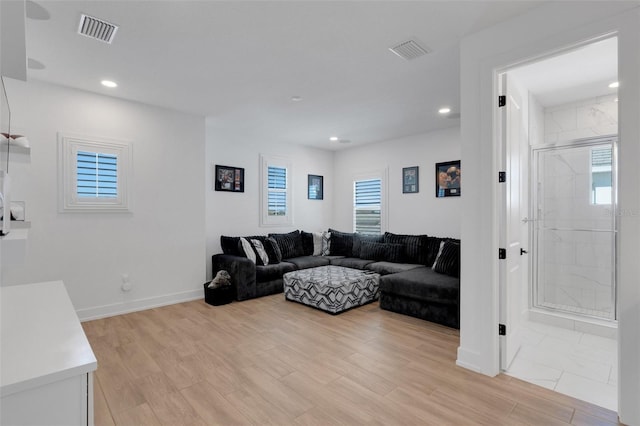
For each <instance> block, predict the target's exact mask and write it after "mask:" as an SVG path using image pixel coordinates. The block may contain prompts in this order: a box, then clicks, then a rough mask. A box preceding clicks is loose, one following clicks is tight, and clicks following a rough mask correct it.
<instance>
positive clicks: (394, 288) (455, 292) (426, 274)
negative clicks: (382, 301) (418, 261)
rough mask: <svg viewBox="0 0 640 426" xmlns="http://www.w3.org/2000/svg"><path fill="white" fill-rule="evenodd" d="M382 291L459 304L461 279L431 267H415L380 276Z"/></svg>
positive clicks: (424, 299) (430, 300) (429, 300)
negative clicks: (440, 272) (438, 271)
mask: <svg viewBox="0 0 640 426" xmlns="http://www.w3.org/2000/svg"><path fill="white" fill-rule="evenodd" d="M380 291H381V292H385V293H390V294H399V295H402V296H404V297H408V298H413V299H418V300H423V301H428V302H438V303H451V304H457V303H458V301H459V296H460V280H459V279H458V278H454V277H450V276H448V275H444V274H439V273H437V272H435V271H433V270H432V269H431V268H415V269H412V270H410V271H405V272H398V273H397V274H389V275H384V276H382V277H380Z"/></svg>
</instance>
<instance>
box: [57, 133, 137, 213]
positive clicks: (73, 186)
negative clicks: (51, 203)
mask: <svg viewBox="0 0 640 426" xmlns="http://www.w3.org/2000/svg"><path fill="white" fill-rule="evenodd" d="M78 151H87V152H95V153H102V154H109V155H114V156H116V157H117V159H118V160H117V161H118V168H117V181H118V184H117V188H118V190H117V191H118V195H117V196H116V197H79V196H78V191H77V164H78V160H77V158H78V156H77V154H78ZM132 151H133V149H132V144H131V142H124V141H118V140H112V139H105V138H98V137H94V136H81V135H75V134H70V133H58V210H59V211H60V212H61V213H65V212H131V211H132V203H131V191H130V187H131V180H132V179H131V177H132V164H133V161H132Z"/></svg>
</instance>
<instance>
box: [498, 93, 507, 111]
mask: <svg viewBox="0 0 640 426" xmlns="http://www.w3.org/2000/svg"><path fill="white" fill-rule="evenodd" d="M506 104H507V97H506V96H505V95H501V96H498V107H499V108H502V107H503V106H505V105H506Z"/></svg>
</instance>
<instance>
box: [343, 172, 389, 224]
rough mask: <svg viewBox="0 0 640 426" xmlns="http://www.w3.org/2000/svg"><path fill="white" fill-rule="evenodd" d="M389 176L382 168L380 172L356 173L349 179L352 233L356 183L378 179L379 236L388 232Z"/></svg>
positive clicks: (354, 216) (354, 221)
mask: <svg viewBox="0 0 640 426" xmlns="http://www.w3.org/2000/svg"><path fill="white" fill-rule="evenodd" d="M388 176H389V169H388V168H384V169H381V170H374V171H371V172H365V173H358V174H355V175H353V176H352V178H351V226H352V232H356V208H355V200H356V193H355V190H356V181H360V180H371V179H380V235H383V234H384V233H385V232H386V231H387V230H388V217H387V216H388V215H387V212H388V211H389V209H388V193H389V191H388V190H387V189H388V188H387V182H388V180H389V179H388Z"/></svg>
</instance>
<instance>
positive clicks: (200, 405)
mask: <svg viewBox="0 0 640 426" xmlns="http://www.w3.org/2000/svg"><path fill="white" fill-rule="evenodd" d="M180 393H181V394H182V396H184V398H185V399H186V400H187V402H188V403H189V404H190V405H191V406H192V407H193V409H194V410H195V411H196V412H197V413H198V415H199V416H200V417H201V418H202V420H204V421H205V423H207V424H209V425H218V424H219V425H244V424H247V423H249V419H247V418H246V417H245V416H244V415H242V413H240V411H238V410H237V409H236V408H234V407H233V406H232V405H230V404H229V402H228V401H227V400H226V399H225V398H224V397H223V396H222V395H220V394H219V393H218V392H217V391H216V389H215V388H214V387H213V386H211V384H210V383H208V382H200V383H196V384H195V385H193V386H189V387H188V388H184V389H182V390H181V391H180Z"/></svg>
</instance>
